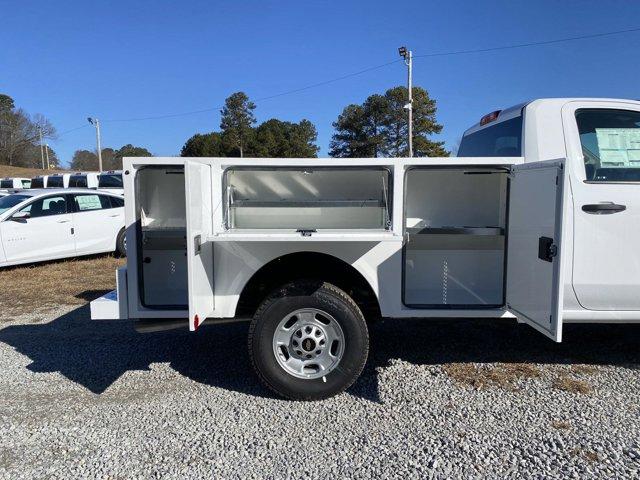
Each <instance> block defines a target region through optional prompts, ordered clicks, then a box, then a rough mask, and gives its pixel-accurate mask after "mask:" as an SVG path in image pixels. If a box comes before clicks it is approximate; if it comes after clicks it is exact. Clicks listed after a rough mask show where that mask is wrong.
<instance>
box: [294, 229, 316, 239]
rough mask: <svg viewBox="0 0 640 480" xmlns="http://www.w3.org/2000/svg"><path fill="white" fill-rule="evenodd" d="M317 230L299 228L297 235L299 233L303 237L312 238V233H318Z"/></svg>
mask: <svg viewBox="0 0 640 480" xmlns="http://www.w3.org/2000/svg"><path fill="white" fill-rule="evenodd" d="M316 232H317V230H316V229H315V228H299V229H298V230H296V233H299V234H300V235H302V236H303V237H310V236H311V234H312V233H316Z"/></svg>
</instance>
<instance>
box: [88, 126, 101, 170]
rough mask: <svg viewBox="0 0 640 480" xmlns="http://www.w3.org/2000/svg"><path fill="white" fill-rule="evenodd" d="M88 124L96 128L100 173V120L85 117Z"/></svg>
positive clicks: (99, 168)
mask: <svg viewBox="0 0 640 480" xmlns="http://www.w3.org/2000/svg"><path fill="white" fill-rule="evenodd" d="M87 120H89V123H90V124H91V125H93V126H94V127H96V144H97V146H98V171H100V172H101V171H102V149H101V148H100V120H98V119H97V118H91V117H87Z"/></svg>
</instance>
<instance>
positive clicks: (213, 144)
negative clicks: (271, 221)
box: [0, 87, 449, 170]
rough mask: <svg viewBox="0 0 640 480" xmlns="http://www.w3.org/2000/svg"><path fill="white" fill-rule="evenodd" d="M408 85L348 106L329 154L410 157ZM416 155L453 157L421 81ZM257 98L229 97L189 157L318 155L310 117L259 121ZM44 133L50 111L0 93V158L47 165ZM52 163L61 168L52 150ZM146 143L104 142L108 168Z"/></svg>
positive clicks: (80, 164)
mask: <svg viewBox="0 0 640 480" xmlns="http://www.w3.org/2000/svg"><path fill="white" fill-rule="evenodd" d="M407 93H408V92H407V88H406V87H394V88H390V89H389V90H387V91H386V92H384V93H382V94H373V95H371V96H369V97H368V98H367V99H366V100H365V101H364V102H363V103H362V104H351V105H347V106H346V107H345V108H344V109H343V110H342V113H340V115H339V116H338V118H337V120H336V121H335V122H333V124H332V125H333V127H334V133H333V135H332V137H331V142H330V145H329V155H330V156H332V157H342V158H349V157H351V158H353V157H362V158H376V157H404V156H407V155H408V151H409V148H408V141H407V135H408V132H407V131H408V125H407V110H406V103H407ZM412 94H413V151H414V156H417V157H424V156H447V155H449V152H447V151H446V149H445V148H444V142H438V141H434V140H432V139H431V136H432V135H433V134H437V133H440V132H441V131H442V125H441V124H439V123H438V122H437V120H436V110H437V107H436V102H435V100H433V99H432V98H430V96H429V94H428V92H427V91H426V90H425V89H423V88H421V87H413V89H412ZM255 109H256V105H255V103H253V102H252V101H251V100H250V99H249V97H248V96H247V95H246V94H245V93H244V92H236V93H234V94H232V95H231V96H229V97H228V98H227V99H226V100H225V103H224V107H223V108H222V110H221V111H220V114H221V120H220V126H219V130H214V131H212V132H209V133H196V134H195V135H193V136H192V137H191V138H189V139H188V140H187V141H186V142H185V144H184V146H183V147H182V149H181V152H180V154H181V155H182V156H183V157H253V158H273V157H276V158H295V157H300V158H304V157H317V156H318V152H319V150H320V148H319V147H318V145H317V139H318V133H317V130H316V127H315V125H314V124H313V123H311V122H310V121H309V120H307V119H302V120H300V121H299V122H297V123H296V122H291V121H284V120H279V119H277V118H272V119H269V120H266V121H264V122H262V123H260V124H258V122H257V120H256V117H255V113H254V111H255ZM40 134H42V139H43V140H52V141H54V140H56V138H57V134H56V129H55V127H54V126H53V125H52V124H51V122H50V121H49V120H48V119H46V118H45V117H44V116H43V115H40V114H36V115H33V116H32V115H29V114H28V113H27V112H25V111H24V110H23V109H21V108H16V106H15V104H14V101H13V99H12V98H11V97H10V96H8V95H4V94H0V164H6V165H14V166H22V167H35V168H37V167H40V166H41V155H40ZM48 152H49V160H50V164H51V166H52V167H56V168H57V167H60V166H61V165H60V161H59V159H58V157H57V155H56V154H55V152H54V151H53V150H51V149H50V148H49V149H48ZM151 155H152V153H151V152H150V151H149V150H147V149H146V148H144V147H139V146H135V145H132V144H127V145H124V146H122V147H120V148H119V149H113V148H104V149H102V163H103V169H105V170H116V169H120V168H122V158H123V157H126V156H137V157H142V156H151ZM70 168H71V169H72V170H97V169H98V156H97V154H96V152H95V151H91V150H76V151H75V153H74V154H73V157H72V159H71V162H70Z"/></svg>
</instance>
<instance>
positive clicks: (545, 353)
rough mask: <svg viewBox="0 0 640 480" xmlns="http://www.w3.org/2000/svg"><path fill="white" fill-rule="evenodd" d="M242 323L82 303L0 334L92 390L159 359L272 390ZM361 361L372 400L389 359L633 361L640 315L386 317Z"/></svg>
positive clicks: (248, 389)
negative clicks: (603, 319) (555, 323)
mask: <svg viewBox="0 0 640 480" xmlns="http://www.w3.org/2000/svg"><path fill="white" fill-rule="evenodd" d="M247 328H248V325H247V324H246V323H234V324H224V325H207V324H205V325H204V326H203V327H202V328H200V330H199V331H198V332H197V333H190V332H188V331H187V330H186V329H184V330H183V329H178V330H171V331H167V332H160V333H146V334H138V333H137V332H135V330H134V329H133V327H132V326H131V324H130V323H129V322H123V321H91V320H90V315H89V307H88V305H85V306H83V307H80V308H78V309H76V310H73V311H72V312H70V313H68V314H66V315H63V316H61V317H59V318H57V319H55V320H53V321H51V322H49V323H45V324H34V325H12V326H8V327H5V328H3V329H1V330H0V341H1V342H4V343H6V344H8V345H10V346H12V347H13V348H15V349H16V350H17V351H18V352H20V353H21V354H23V355H26V356H27V357H29V359H31V362H32V363H31V364H29V365H28V366H27V368H28V369H29V370H31V371H33V372H59V373H60V374H62V375H64V376H65V377H66V378H68V379H69V380H71V381H73V382H76V383H78V384H80V385H82V386H83V387H85V388H87V389H88V390H90V391H91V392H93V393H97V394H100V393H102V392H104V391H105V390H106V389H107V388H108V387H109V386H110V385H111V384H113V383H114V382H115V381H116V380H117V379H118V378H119V377H120V376H121V375H123V374H124V373H125V372H127V371H130V370H147V369H148V368H149V366H150V365H151V364H153V363H168V364H169V365H170V366H171V367H172V368H174V369H175V370H176V371H177V372H179V373H180V374H182V375H184V376H186V377H188V378H190V379H192V380H194V381H196V382H199V383H203V384H206V385H212V386H215V387H219V388H223V389H227V390H233V391H238V392H242V393H246V394H249V395H255V396H261V397H272V395H271V394H270V392H268V391H267V390H266V389H265V388H263V387H262V386H261V385H260V383H259V381H258V380H257V378H256V377H255V375H254V374H253V372H252V371H251V367H250V364H249V359H248V356H247V353H246V335H247ZM370 333H371V350H370V357H369V362H368V364H367V366H366V368H365V371H364V372H363V375H362V376H361V377H360V379H359V380H358V381H357V382H356V383H355V384H354V385H353V386H352V387H351V388H350V389H349V392H350V393H351V394H352V395H355V396H358V397H361V398H365V399H368V400H371V401H374V402H378V401H379V400H380V399H379V396H378V376H377V369H378V368H380V367H385V366H387V365H388V364H389V362H390V360H392V359H399V360H403V361H406V362H409V363H413V364H416V365H432V364H446V363H453V362H456V363H457V362H476V363H492V362H501V363H540V364H594V365H596V364H597V365H617V366H623V367H627V368H638V362H639V361H640V349H639V348H638V347H639V345H640V325H636V326H634V325H618V326H616V325H566V326H565V327H564V338H565V340H564V342H563V343H561V344H555V343H553V342H552V341H551V340H548V339H547V338H546V337H544V336H542V335H541V334H539V333H537V332H535V331H534V330H533V329H531V328H529V327H526V326H524V325H515V322H513V321H509V320H420V319H415V320H413V319H412V320H385V321H379V322H376V323H373V324H372V325H371V326H370Z"/></svg>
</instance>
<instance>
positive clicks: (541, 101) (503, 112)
mask: <svg viewBox="0 0 640 480" xmlns="http://www.w3.org/2000/svg"><path fill="white" fill-rule="evenodd" d="M570 102H618V103H629V104H632V105H635V106H638V107H640V101H638V100H633V99H625V98H596V97H562V98H538V99H535V100H529V101H526V102H522V103H518V104H516V105H513V106H511V107H508V108H503V109H500V107H499V106H498V107H497V108H496V109H495V110H499V111H500V114H499V115H498V118H497V119H496V120H493V121H491V122H489V123H487V124H486V125H480V120H478V122H476V123H475V124H474V125H473V126H471V127H469V128H468V129H467V130H465V132H464V133H463V136H465V135H469V134H471V133H474V132H477V131H479V130H483V129H485V128H489V127H492V126H494V125H496V124H498V123H500V122H503V121H505V120H509V119H511V118H514V117H517V116H518V115H519V114H520V113H521V112H522V110H523V109H524V108H526V107H529V106H536V107H549V108H555V109H557V110H558V112H560V110H561V109H562V107H563V106H564V105H566V104H567V103H570ZM486 113H490V112H486ZM484 115H485V114H483V115H482V116H484ZM482 116H481V118H482Z"/></svg>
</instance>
